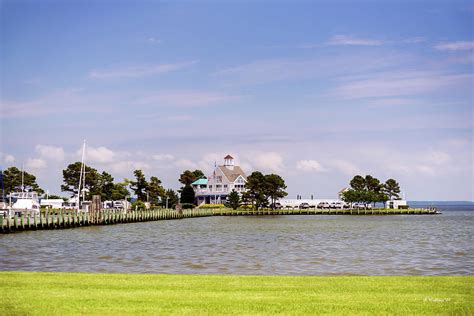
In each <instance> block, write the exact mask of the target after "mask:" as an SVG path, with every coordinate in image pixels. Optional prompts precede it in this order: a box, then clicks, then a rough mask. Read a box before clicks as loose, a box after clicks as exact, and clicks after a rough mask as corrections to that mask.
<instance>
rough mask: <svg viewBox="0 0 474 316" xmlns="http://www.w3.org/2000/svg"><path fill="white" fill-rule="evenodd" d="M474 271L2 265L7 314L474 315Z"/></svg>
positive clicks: (0, 287)
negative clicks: (239, 271)
mask: <svg viewBox="0 0 474 316" xmlns="http://www.w3.org/2000/svg"><path fill="white" fill-rule="evenodd" d="M473 288H474V277H472V276H468V277H457V276H452V277H451V276H450V277H359V276H337V277H292V276H290V277H286V276H283V277H280V276H220V275H205V276H199V275H156V274H95V273H94V274H92V273H42V272H41V273H40V272H31V273H30V272H0V314H2V315H20V314H21V315H26V314H31V315H51V314H56V315H65V314H88V315H90V314H95V315H99V314H100V315H126V314H188V315H196V314H200V315H203V314H204V315H205V314H212V315H215V314H235V315H242V314H260V315H265V314H276V313H279V314H304V315H307V314H324V313H330V314H345V315H348V314H350V315H353V314H397V315H400V314H406V315H415V314H417V315H418V314H437V315H439V314H450V315H452V314H459V315H473V314H474V290H473Z"/></svg>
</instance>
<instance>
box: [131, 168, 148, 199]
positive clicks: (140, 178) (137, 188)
mask: <svg viewBox="0 0 474 316" xmlns="http://www.w3.org/2000/svg"><path fill="white" fill-rule="evenodd" d="M133 174H134V175H135V179H136V181H130V188H131V189H132V190H133V192H135V195H136V196H137V199H139V200H141V201H146V190H147V188H148V182H147V181H146V178H145V175H144V174H143V171H141V170H135V171H134V172H133Z"/></svg>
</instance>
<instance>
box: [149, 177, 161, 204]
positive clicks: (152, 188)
mask: <svg viewBox="0 0 474 316" xmlns="http://www.w3.org/2000/svg"><path fill="white" fill-rule="evenodd" d="M147 193H148V197H149V199H150V201H151V202H154V203H155V204H158V203H159V202H160V200H161V199H162V198H163V196H164V195H165V189H164V188H163V186H162V185H161V180H160V179H158V178H157V177H151V178H150V182H149V183H148V187H147Z"/></svg>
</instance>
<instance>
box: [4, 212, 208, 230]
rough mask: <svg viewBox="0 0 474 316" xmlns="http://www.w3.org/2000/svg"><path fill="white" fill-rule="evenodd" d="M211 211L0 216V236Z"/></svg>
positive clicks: (183, 215) (201, 213)
mask: <svg viewBox="0 0 474 316" xmlns="http://www.w3.org/2000/svg"><path fill="white" fill-rule="evenodd" d="M213 215H214V214H213V211H212V210H203V209H197V208H196V209H190V210H182V211H179V212H178V211H175V210H169V209H152V210H145V211H132V212H123V211H107V210H104V211H101V212H97V213H95V214H88V213H83V212H77V211H57V212H46V213H44V214H41V215H36V216H34V215H31V214H23V215H22V216H14V217H13V218H8V217H7V218H3V217H2V216H0V227H1V232H2V233H11V232H20V231H26V230H43V229H64V228H74V227H83V226H91V225H113V224H123V223H135V222H148V221H158V220H169V219H182V218H190V217H203V216H213Z"/></svg>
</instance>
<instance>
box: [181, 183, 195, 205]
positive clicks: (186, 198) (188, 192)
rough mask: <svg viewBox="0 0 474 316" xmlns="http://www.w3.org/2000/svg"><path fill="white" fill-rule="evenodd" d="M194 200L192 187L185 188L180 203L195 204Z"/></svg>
mask: <svg viewBox="0 0 474 316" xmlns="http://www.w3.org/2000/svg"><path fill="white" fill-rule="evenodd" d="M194 199H195V194H194V189H193V188H192V187H191V186H190V185H186V186H184V188H183V190H182V191H181V199H180V202H181V203H183V204H185V203H186V204H194Z"/></svg>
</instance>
